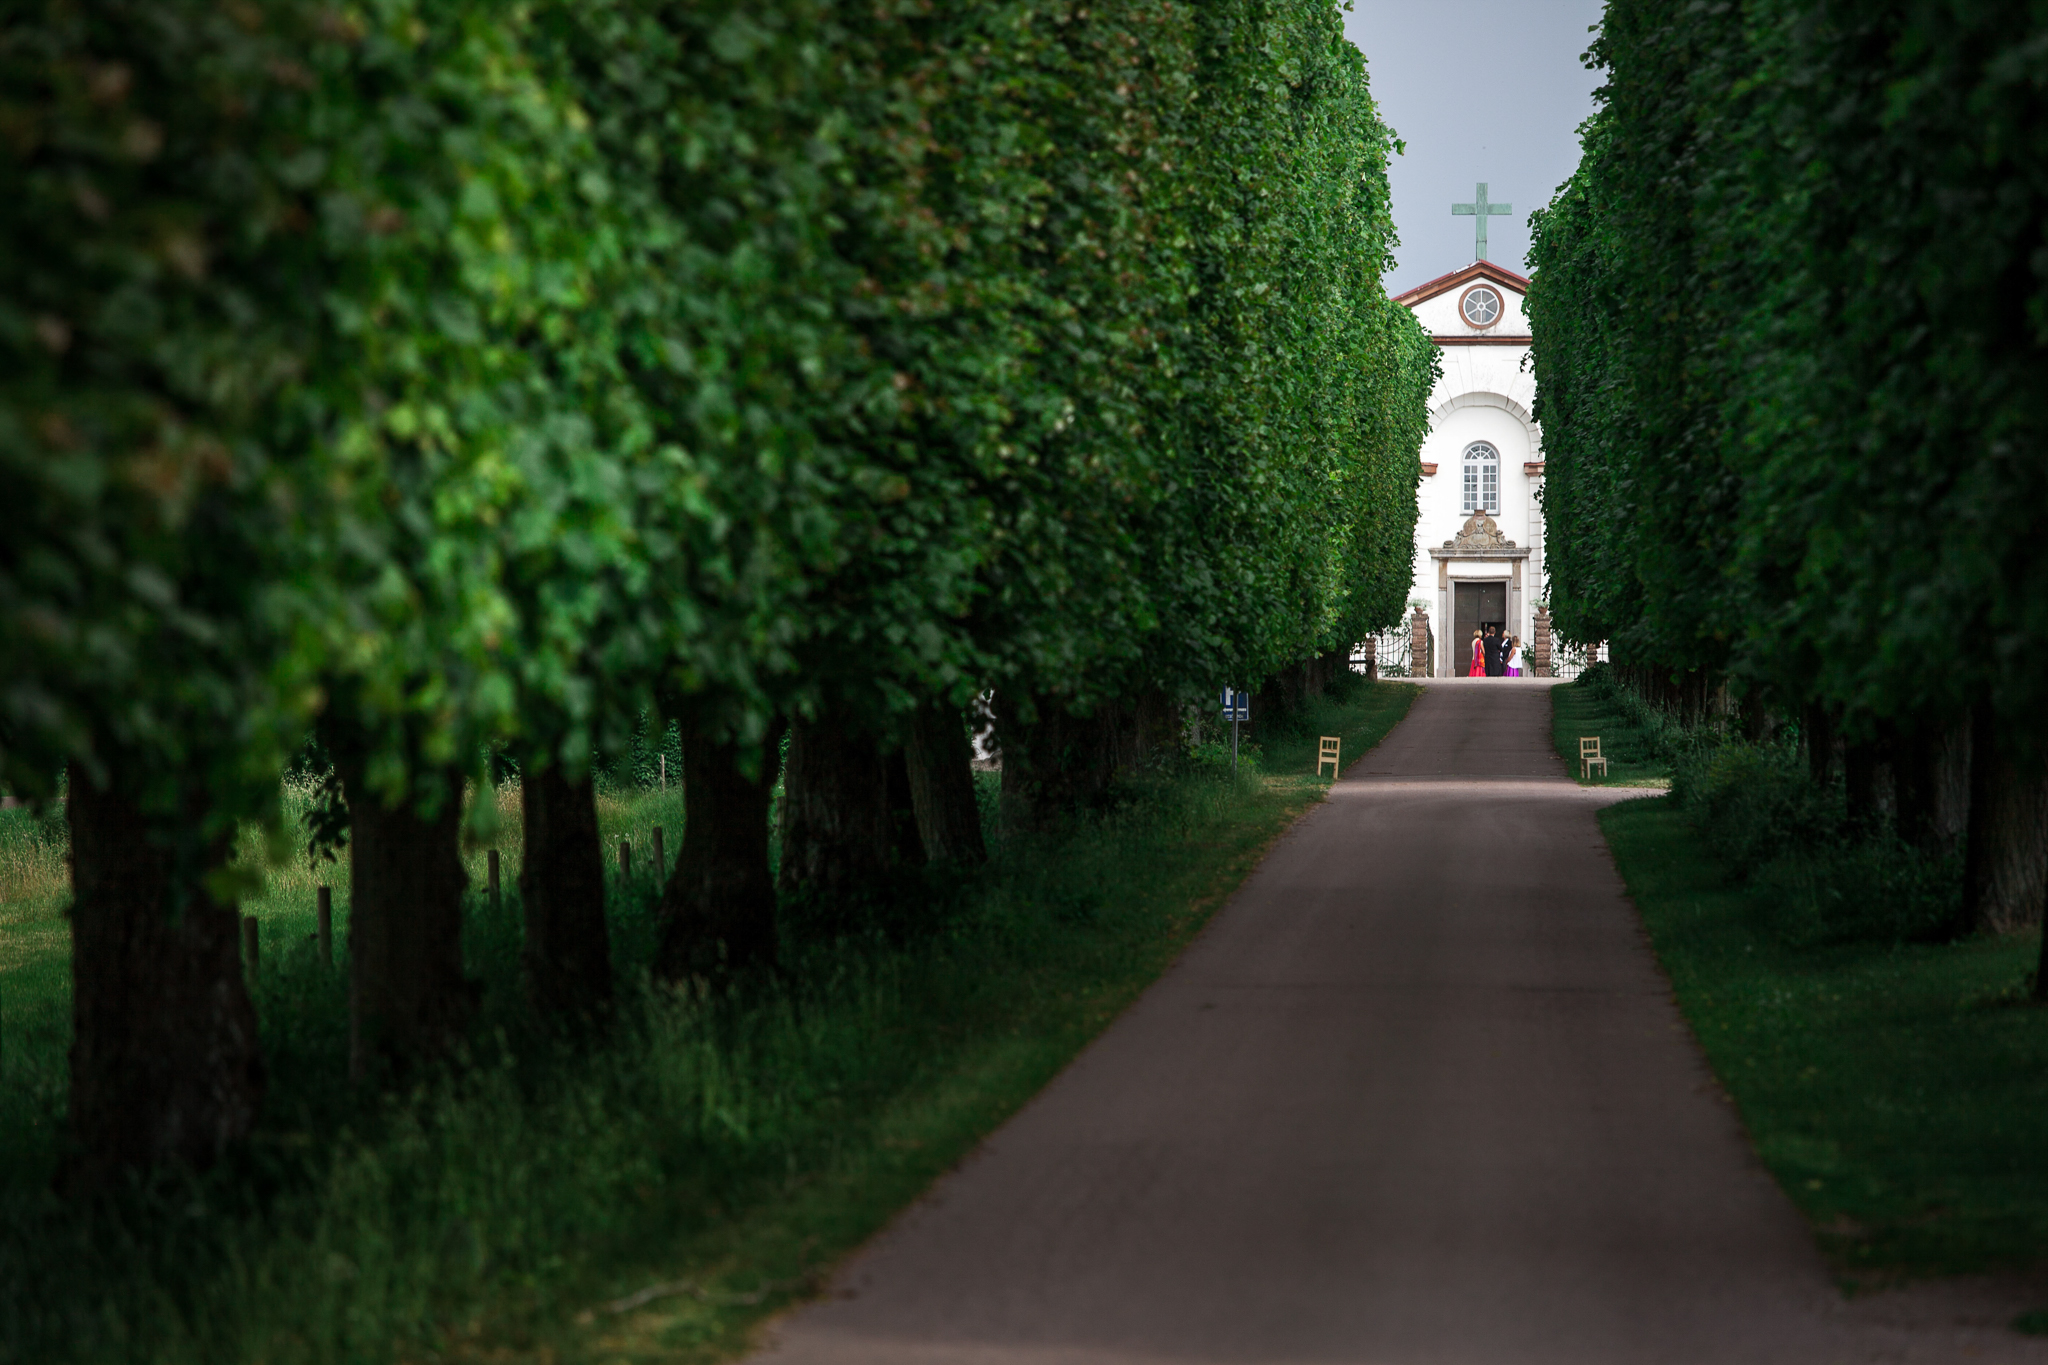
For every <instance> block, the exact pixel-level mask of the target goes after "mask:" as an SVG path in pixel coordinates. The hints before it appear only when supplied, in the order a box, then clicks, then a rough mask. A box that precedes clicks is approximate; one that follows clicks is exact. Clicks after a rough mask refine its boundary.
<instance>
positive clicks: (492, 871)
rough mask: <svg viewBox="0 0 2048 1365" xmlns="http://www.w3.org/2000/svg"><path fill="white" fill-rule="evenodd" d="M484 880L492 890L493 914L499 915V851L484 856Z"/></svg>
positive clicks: (492, 851) (493, 850)
mask: <svg viewBox="0 0 2048 1365" xmlns="http://www.w3.org/2000/svg"><path fill="white" fill-rule="evenodd" d="M484 879H485V881H486V882H487V883H488V884H489V886H490V888H491V913H492V914H493V915H495V914H497V913H498V850H496V849H495V848H494V849H492V850H491V851H490V852H488V853H486V854H484Z"/></svg>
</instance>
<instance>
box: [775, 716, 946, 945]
mask: <svg viewBox="0 0 2048 1365" xmlns="http://www.w3.org/2000/svg"><path fill="white" fill-rule="evenodd" d="M906 784H907V778H906ZM914 818H915V817H913V819H914ZM896 848H897V842H896V826H895V822H894V820H893V819H892V817H891V810H890V800H889V771H888V764H887V763H886V762H884V760H883V756H882V748H881V745H880V744H878V743H877V742H876V741H875V740H874V739H873V738H872V737H871V736H869V735H868V734H867V733H866V732H864V731H863V730H862V729H860V728H859V726H858V722H857V721H856V719H855V717H853V716H852V715H850V714H848V713H847V712H846V711H844V710H840V709H832V708H827V709H826V710H825V711H823V712H821V713H820V714H819V716H818V718H817V719H816V720H804V721H797V722H796V723H795V724H794V725H792V726H791V727H790V732H789V766H788V768H787V770H786V771H785V772H784V773H783V776H782V866H781V868H780V869H779V872H778V875H777V878H776V885H777V886H778V887H779V888H780V889H781V890H782V891H783V892H784V893H785V894H788V895H794V896H800V897H802V898H804V899H805V900H807V901H808V902H810V903H811V904H812V905H813V906H815V907H818V908H820V909H823V910H825V911H826V912H827V914H826V918H827V921H828V925H827V927H828V928H844V927H849V926H850V922H851V918H852V917H853V916H856V915H858V914H859V912H860V910H861V908H862V907H864V906H865V905H867V904H868V903H870V902H871V901H872V900H873V899H874V898H876V897H878V896H880V895H883V894H884V893H885V891H886V889H887V886H888V882H889V871H890V868H891V867H892V866H893V864H894V854H895V852H896ZM835 920H837V921H845V922H844V923H838V924H833V923H830V922H831V921H835Z"/></svg>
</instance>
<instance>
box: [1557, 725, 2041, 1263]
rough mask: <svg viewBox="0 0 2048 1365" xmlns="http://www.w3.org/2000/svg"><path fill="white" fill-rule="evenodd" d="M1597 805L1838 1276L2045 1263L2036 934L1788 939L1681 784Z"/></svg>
mask: <svg viewBox="0 0 2048 1365" xmlns="http://www.w3.org/2000/svg"><path fill="white" fill-rule="evenodd" d="M1567 691H1570V689H1559V695H1562V694H1563V693H1564V692H1567ZM1600 821H1601V826H1602V828H1603V829H1604V830H1605V831H1606V834H1607V840H1608V844H1609V846H1610V847H1611V848H1612V849H1613V851H1614V857H1615V862H1616V864H1617V865H1618V866H1619V868H1620V870H1621V874H1622V877H1623V878H1624V880H1626V882H1627V883H1628V888H1629V892H1630V894H1631V896H1633V897H1634V899H1635V903H1636V905H1637V907H1638V908H1639V909H1640V910H1641V912H1642V915H1643V919H1644V922H1645V924H1646V925H1647V926H1648V928H1649V932H1650V939H1651V942H1652V944H1653V945H1654V947H1655V949H1656V952H1657V956H1658V959H1659V960H1660V961H1661V962H1662V963H1663V965H1664V969H1665V971H1666V972H1667V973H1669V975H1670V978H1671V982H1672V985H1673V987H1674V988H1675V990H1676V992H1677V996H1678V1002H1679V1006H1680V1008H1681V1009H1682V1010H1683V1011H1684V1012H1685V1016H1686V1019H1687V1020H1688V1021H1689V1022H1690V1024H1691V1025H1692V1028H1693V1032H1694V1034H1695V1035H1696V1036H1697V1037H1698V1038H1699V1040H1700V1043H1701V1045H1702V1046H1703V1047H1704V1048H1705V1050H1706V1054H1707V1059H1708V1061H1709V1062H1710V1063H1711V1064H1712V1066H1713V1068H1714V1073H1715V1075H1716V1076H1718V1077H1719V1078H1720V1081H1721V1084H1722V1085H1723V1086H1724V1087H1725V1088H1726V1090H1727V1091H1728V1093H1729V1095H1730V1096H1731V1097H1732V1098H1733V1099H1734V1101H1735V1105H1736V1108H1737V1109H1738V1110H1739V1111H1740V1113H1741V1115H1742V1119H1743V1122H1744V1124H1745V1125H1746V1126H1747V1127H1748V1130H1749V1134H1750V1138H1751V1140H1752V1141H1753V1142H1754V1143H1755V1145H1756V1150H1757V1153H1758V1154H1759V1155H1760V1156H1761V1157H1762V1158H1763V1160H1764V1163H1765V1164H1766V1165H1767V1166H1768V1167H1769V1168H1770V1170H1771V1172H1772V1174H1773V1175H1775V1176H1776V1177H1777V1179H1778V1181H1779V1183H1780V1184H1781V1185H1782V1186H1783V1187H1784V1189H1785V1191H1786V1193H1788V1194H1789V1195H1790V1196H1791V1197H1792V1200H1793V1202H1794V1203H1796V1204H1797V1205H1798V1206H1799V1208H1800V1210H1801V1211H1802V1212H1804V1213H1805V1214H1806V1216H1807V1218H1808V1219H1809V1220H1811V1222H1812V1224H1813V1226H1814V1229H1815V1232H1816V1234H1817V1236H1818V1238H1819V1241H1820V1245H1821V1247H1822V1250H1823V1251H1824V1252H1825V1253H1826V1254H1827V1256H1828V1258H1829V1259H1830V1261H1831V1262H1832V1264H1833V1265H1834V1267H1835V1269H1836V1271H1837V1273H1838V1274H1839V1275H1840V1276H1841V1277H1842V1278H1843V1279H1844V1281H1845V1282H1847V1283H1848V1284H1849V1285H1850V1286H1851V1287H1852V1288H1853V1287H1869V1286H1872V1285H1875V1284H1881V1283H1884V1282H1886V1281H1888V1280H1892V1279H1897V1278H1900V1277H1906V1276H1923V1275H1942V1274H1958V1273H1965V1272H1980V1271H1993V1270H2010V1269H2019V1268H2024V1267H2029V1266H2033V1265H2036V1264H2038V1263H2039V1262H2040V1261H2041V1260H2042V1256H2043V1248H2044V1247H2048V1165H2044V1164H2043V1162H2042V1161H2041V1159H2040V1154H2041V1152H2042V1151H2043V1150H2048V1011H2043V1010H2042V1009H2040V1008H2038V1007H2035V1006H2031V1005H2029V1004H2028V1003H2027V996H2026V992H2025V990H2024V988H2023V986H2024V983H2025V982H2026V980H2027V977H2028V973H2029V971H2030V970H2031V969H2032V967H2033V965H2034V962H2035V959H2036V958H2037V956H2038V954H2039V951H2040V942H2039V939H2038V937H2036V936H2034V935H2026V936H2020V937H2011V938H1983V939H1974V940H1970V941H1966V942H1962V943H1955V944H1941V945H1933V944H1918V945H1916V944H1902V943H1889V942H1861V943H1839V942H1838V943H1816V942H1814V941H1812V940H1810V939H1795V940H1792V941H1788V939H1787V937H1786V935H1784V934H1783V933H1782V932H1780V927H1781V917H1780V915H1779V908H1780V907H1778V906H1777V905H1776V904H1774V903H1773V896H1772V893H1771V892H1770V890H1769V888H1767V887H1762V886H1756V885H1745V884H1743V883H1740V882H1738V881H1736V880H1735V879H1734V878H1733V877H1732V876H1731V875H1730V874H1729V873H1728V872H1727V871H1725V870H1724V868H1723V865H1722V864H1721V863H1720V862H1719V861H1717V860H1716V859H1715V858H1713V857H1712V856H1710V854H1709V852H1708V849H1707V847H1706V845H1705V843H1704V842H1703V840H1702V839H1701V837H1700V835H1699V834H1698V833H1696V832H1695V831H1694V829H1693V828H1692V827H1691V825H1689V824H1688V823H1687V821H1686V820H1685V818H1684V816H1683V814H1682V813H1681V811H1680V810H1679V809H1678V808H1677V807H1676V805H1675V803H1674V801H1673V800H1672V798H1668V797H1667V798H1663V799H1658V800H1646V801H1631V802H1626V803H1624V804H1622V805H1618V806H1613V807H1610V808H1609V809H1607V810H1606V811H1604V812H1603V813H1602V814H1601V817H1600Z"/></svg>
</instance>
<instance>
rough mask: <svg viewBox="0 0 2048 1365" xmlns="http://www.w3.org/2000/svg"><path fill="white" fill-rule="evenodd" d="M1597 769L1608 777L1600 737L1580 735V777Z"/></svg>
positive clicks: (1588, 775) (1584, 777)
mask: <svg viewBox="0 0 2048 1365" xmlns="http://www.w3.org/2000/svg"><path fill="white" fill-rule="evenodd" d="M1596 767H1597V768H1598V769H1600V776H1602V777H1605V776H1607V759H1606V757H1605V756H1604V755H1602V754H1601V752H1600V736H1598V735H1580V736H1579V776H1580V777H1581V778H1582V779H1584V780H1586V781H1588V782H1590V781H1592V780H1593V769H1594V768H1596ZM1317 771H1321V770H1320V769H1318V770H1317Z"/></svg>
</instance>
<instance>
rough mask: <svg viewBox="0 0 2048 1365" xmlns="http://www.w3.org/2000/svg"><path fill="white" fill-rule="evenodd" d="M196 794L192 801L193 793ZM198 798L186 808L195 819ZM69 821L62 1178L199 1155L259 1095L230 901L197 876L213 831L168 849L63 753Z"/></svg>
mask: <svg viewBox="0 0 2048 1365" xmlns="http://www.w3.org/2000/svg"><path fill="white" fill-rule="evenodd" d="M195 805H196V803H195ZM199 813H200V812H199V811H198V810H197V809H188V810H187V811H186V812H185V828H186V829H187V830H188V831H189V830H191V829H193V828H195V827H196V825H197V816H198V814H199ZM67 815H68V818H69V823H70V827H71V878H72V891H73V901H72V907H71V941H72V952H71V982H72V995H71V1018H72V1042H71V1108H70V1128H71V1140H72V1142H73V1144H74V1145H75V1149H76V1150H75V1155H74V1156H73V1158H72V1160H71V1162H70V1164H69V1166H68V1168H67V1169H66V1171H65V1172H64V1175H63V1178H62V1181H63V1184H64V1186H65V1187H66V1188H67V1189H71V1190H77V1191H90V1190H93V1189H97V1188H100V1187H101V1186H103V1185H105V1184H106V1182H107V1180H108V1179H109V1177H110V1176H111V1175H112V1174H113V1172H114V1171H115V1170H117V1169H119V1168H121V1167H125V1166H156V1165H165V1164H177V1165H184V1166H192V1167H202V1166H206V1165H208V1164H210V1163H211V1162H213V1161H214V1160H215V1158H217V1157H218V1156H219V1155H220V1154H221V1152H222V1150H223V1149H224V1148H226V1147H227V1146H228V1145H229V1144H231V1143H234V1142H237V1141H239V1140H240V1139H242V1138H244V1137H246V1136H247V1135H248V1133H249V1130H250V1128H251V1127H252V1126H253V1125H254V1124H255V1121H256V1114H257V1110H258V1109H259V1108H260V1107H261V1105H262V1102H263V1089H264V1078H263V1061H262V1053H261V1045H260V1043H259V1040H258V1037H257V1032H256V1011H255V1008H254V1006H252V1005H251V1004H250V1001H249V992H248V989H247V987H246V986H245V985H244V982H243V977H242V961H241V952H240V949H239V946H238V945H239V939H238V931H239V926H238V922H237V921H238V916H237V915H236V913H235V907H234V906H232V905H223V904H222V903H220V902H219V901H216V900H215V899H214V898H213V897H212V896H211V895H209V894H208V893H207V891H206V889H205V885H204V882H203V880H202V878H203V877H204V874H205V873H206V872H208V871H209V870H211V869H212V868H215V867H218V866H221V865H222V864H224V863H225V862H226V861H227V860H228V857H229V856H230V853H231V849H230V848H229V846H228V840H227V839H226V837H221V838H217V839H215V840H213V841H211V842H210V843H208V844H205V845H203V846H201V847H198V848H192V849H186V850H182V853H183V856H182V857H181V856H180V852H181V850H175V849H173V848H171V847H167V846H165V845H164V844H163V843H159V842H156V841H153V840H152V839H151V838H150V831H149V829H148V828H147V826H146V825H145V822H144V818H143V815H142V813H141V811H140V810H138V809H137V808H136V806H135V804H134V802H133V800H132V799H131V798H130V797H129V796H128V795H126V794H125V793H122V792H119V791H109V790H102V789H100V788H98V787H95V786H94V785H93V784H92V782H91V781H90V779H88V778H87V777H86V776H85V774H84V773H83V772H81V771H80V770H79V769H78V768H77V767H76V766H74V767H73V768H72V770H71V787H70V792H69V800H68V803H67Z"/></svg>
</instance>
